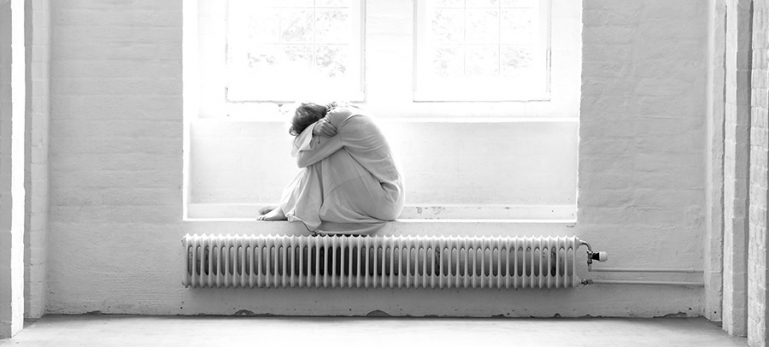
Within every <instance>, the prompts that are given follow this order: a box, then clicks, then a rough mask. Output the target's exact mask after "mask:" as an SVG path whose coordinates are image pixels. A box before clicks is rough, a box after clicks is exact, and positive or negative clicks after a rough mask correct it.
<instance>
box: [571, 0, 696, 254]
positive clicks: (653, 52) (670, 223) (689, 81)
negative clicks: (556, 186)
mask: <svg viewBox="0 0 769 347" xmlns="http://www.w3.org/2000/svg"><path fill="white" fill-rule="evenodd" d="M706 11H707V8H706V7H705V6H699V2H697V1H609V0H605V1H598V0H594V1H585V2H584V15H583V20H584V22H583V25H584V29H583V30H584V33H583V40H584V41H583V71H582V108H581V123H580V148H579V151H580V161H579V166H580V167H579V182H580V183H579V187H580V188H579V200H578V208H579V211H578V223H579V229H580V231H582V232H583V233H585V234H588V233H589V234H590V235H592V238H601V239H603V240H606V238H607V237H608V238H614V237H615V236H616V237H624V241H622V242H617V243H616V244H612V246H611V247H612V249H611V250H609V252H610V253H613V254H616V255H617V257H618V258H614V259H613V265H617V266H627V267H630V266H640V267H644V266H651V264H658V265H659V264H670V265H672V264H676V266H679V267H680V266H684V267H686V266H692V267H701V266H702V260H701V256H702V244H703V243H702V235H703V230H704V224H703V223H704V221H703V220H704V212H705V211H704V205H703V204H704V201H705V195H704V194H705V189H704V187H705V182H704V179H705V177H704V175H703V172H704V164H705V156H704V151H703V144H704V138H705V130H706V128H705V124H706V123H705V119H706V118H705V115H706V108H705V102H704V101H705V84H706V73H705V72H704V71H705V70H704V69H705V63H706V60H705V54H703V52H704V49H706V45H707V44H706V40H707V37H706V36H704V35H703V34H704V33H705V32H706V31H705V30H706V27H707V21H706ZM599 235H600V236H599ZM649 244H654V245H656V247H658V248H657V250H656V251H654V252H651V253H649V249H646V247H647V246H648V245H649ZM612 251H613V252H612Z"/></svg>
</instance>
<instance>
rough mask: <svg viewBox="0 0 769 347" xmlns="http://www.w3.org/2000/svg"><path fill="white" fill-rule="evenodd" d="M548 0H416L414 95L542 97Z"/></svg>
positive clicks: (474, 98)
mask: <svg viewBox="0 0 769 347" xmlns="http://www.w3.org/2000/svg"><path fill="white" fill-rule="evenodd" d="M548 4H549V0H422V1H417V14H416V15H417V23H416V24H417V47H416V52H417V57H416V61H417V66H416V75H417V76H416V78H417V80H416V90H415V91H416V93H415V98H416V100H421V101H497V100H501V101H504V100H521V101H526V100H546V99H547V98H548V71H549V61H548V57H549V49H550V45H549V31H550V30H549V28H550V20H549V8H548Z"/></svg>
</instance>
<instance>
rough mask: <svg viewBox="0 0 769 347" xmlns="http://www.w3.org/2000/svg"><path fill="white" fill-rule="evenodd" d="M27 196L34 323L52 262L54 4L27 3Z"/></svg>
mask: <svg viewBox="0 0 769 347" xmlns="http://www.w3.org/2000/svg"><path fill="white" fill-rule="evenodd" d="M25 14H26V27H25V30H26V38H25V41H26V53H27V64H26V65H27V72H26V75H27V76H26V79H27V93H26V94H27V101H26V102H27V105H26V108H27V115H26V117H27V121H26V128H27V129H26V140H27V142H26V144H25V149H26V155H27V157H28V158H29V160H27V163H26V168H25V169H26V182H25V185H24V186H25V189H26V191H27V201H26V204H25V206H26V210H27V213H26V220H25V234H24V244H25V245H26V247H25V256H24V264H25V271H24V278H25V289H24V302H25V307H24V313H25V316H26V317H28V318H39V317H42V316H43V315H44V314H45V298H46V295H47V292H48V288H47V282H46V259H47V248H48V125H49V111H50V107H49V100H50V95H49V91H50V80H49V73H50V34H51V31H50V23H51V13H50V0H38V1H27V3H26V11H25Z"/></svg>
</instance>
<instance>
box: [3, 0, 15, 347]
mask: <svg viewBox="0 0 769 347" xmlns="http://www.w3.org/2000/svg"><path fill="white" fill-rule="evenodd" d="M12 109H13V108H12V103H11V7H10V3H7V2H6V3H0V245H2V246H0V337H8V336H10V335H11V324H12V323H11V321H12V315H13V309H12V307H11V295H12V293H11V284H12V282H13V281H12V278H13V277H12V276H13V273H12V272H11V246H10V245H11V239H12V235H11V112H12Z"/></svg>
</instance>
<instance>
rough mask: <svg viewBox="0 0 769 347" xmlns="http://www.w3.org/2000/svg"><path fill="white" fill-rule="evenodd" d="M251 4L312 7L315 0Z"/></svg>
mask: <svg viewBox="0 0 769 347" xmlns="http://www.w3.org/2000/svg"><path fill="white" fill-rule="evenodd" d="M249 1H251V2H262V3H264V4H265V5H268V4H269V5H270V6H278V7H312V1H313V0H258V1H254V0H249Z"/></svg>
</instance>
